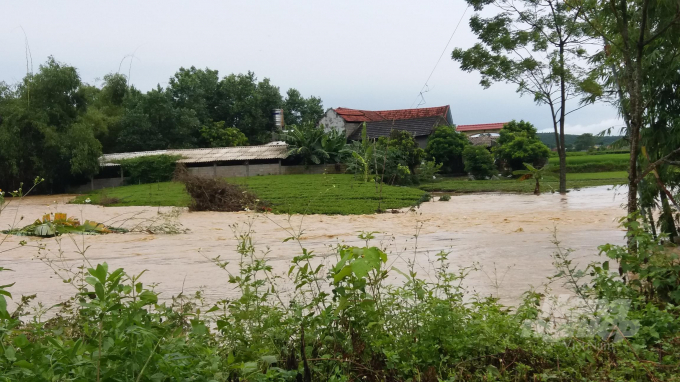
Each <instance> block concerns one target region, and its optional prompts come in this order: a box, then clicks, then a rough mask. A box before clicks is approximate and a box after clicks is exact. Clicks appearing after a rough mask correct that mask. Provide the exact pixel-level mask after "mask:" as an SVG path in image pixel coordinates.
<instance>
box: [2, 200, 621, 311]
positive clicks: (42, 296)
mask: <svg viewBox="0 0 680 382" xmlns="http://www.w3.org/2000/svg"><path fill="white" fill-rule="evenodd" d="M624 191H625V190H624ZM621 192H623V191H622V190H619V191H618V192H615V191H613V190H611V188H610V187H596V188H590V189H583V190H581V191H573V192H571V193H569V194H568V195H565V196H561V195H558V194H544V195H541V196H539V197H536V196H533V195H514V194H472V195H459V196H455V197H452V199H451V201H449V202H429V203H425V204H423V205H422V207H421V208H420V209H419V210H417V211H416V212H406V213H399V214H381V215H362V216H324V215H311V216H304V217H303V216H293V217H291V218H290V219H289V218H288V217H287V216H282V215H267V216H262V215H256V214H253V213H249V212H239V213H215V212H196V213H189V212H185V213H183V214H182V215H181V216H180V218H179V220H180V222H181V224H182V225H183V226H184V227H185V228H188V229H190V232H189V233H187V234H180V235H162V234H157V235H153V234H146V233H129V234H109V235H104V236H74V237H73V238H69V237H61V238H60V239H59V240H55V239H42V240H41V239H36V238H26V237H9V238H8V239H7V240H6V241H5V243H4V244H2V246H1V247H0V252H2V251H6V252H2V253H0V266H1V267H6V268H11V269H13V270H14V272H3V273H2V274H0V277H1V278H2V280H1V283H2V284H8V283H13V282H15V283H16V284H15V285H14V286H13V287H12V288H11V291H12V293H13V294H14V295H15V301H18V297H19V296H21V295H22V294H33V293H37V294H38V300H39V301H42V302H44V303H45V304H52V303H55V302H58V301H61V300H62V299H64V298H67V297H68V296H70V295H72V294H73V293H74V289H73V287H71V286H70V285H68V284H64V283H63V282H62V280H61V279H60V278H59V277H57V276H55V275H54V273H53V271H52V270H51V269H50V268H49V267H48V266H47V265H45V264H43V262H41V261H40V260H39V259H38V256H39V251H38V250H37V249H36V248H35V246H36V245H44V246H45V249H44V250H41V251H40V256H42V257H43V258H44V257H48V258H52V259H56V258H58V257H59V254H60V253H61V254H62V255H63V257H64V258H65V259H66V262H65V263H63V264H65V265H66V266H77V265H80V264H82V257H81V256H80V255H79V254H78V252H79V251H80V249H82V248H87V252H86V256H87V258H88V259H89V261H90V262H92V263H98V262H104V261H106V262H107V263H108V264H109V266H110V267H111V268H117V267H124V268H125V269H126V271H128V272H129V273H138V272H141V271H142V270H145V269H147V270H148V271H147V272H146V274H145V275H144V278H143V280H145V282H146V283H152V282H153V283H158V286H157V290H159V291H161V292H163V295H164V296H165V297H169V296H171V295H175V294H177V293H179V292H180V291H181V290H182V288H184V290H185V292H192V291H195V290H197V289H199V288H203V289H204V290H205V296H206V298H207V299H208V300H217V299H219V298H223V297H226V296H230V295H233V288H232V286H231V285H230V284H229V283H228V282H227V280H228V277H227V274H226V272H225V271H223V270H221V269H219V268H218V267H216V266H215V265H213V264H212V263H211V262H210V261H209V260H208V258H213V257H216V256H218V255H219V256H221V257H222V259H223V260H230V261H231V262H232V265H231V266H235V265H236V263H237V262H238V254H237V253H236V251H235V245H236V240H235V239H234V234H233V232H232V228H231V226H232V225H234V224H237V225H238V226H239V227H240V228H241V229H245V226H247V225H248V223H249V222H252V229H253V230H254V231H255V233H254V237H255V244H256V245H257V248H258V253H259V254H262V253H263V252H267V255H266V256H267V258H268V259H269V260H270V262H271V264H272V265H273V266H274V268H275V269H276V271H277V272H279V273H280V274H284V273H285V272H287V270H288V268H289V266H290V265H289V261H290V260H291V259H292V258H293V256H295V255H297V254H299V253H300V246H299V245H298V244H297V243H296V242H294V241H288V242H285V243H284V242H283V240H284V239H286V238H287V237H289V236H291V234H290V232H287V231H290V230H298V229H299V228H300V227H302V229H303V236H302V244H303V245H304V246H305V247H306V248H308V249H310V250H314V252H315V253H316V254H317V255H320V256H321V257H322V258H324V259H325V261H326V262H327V263H331V262H333V261H334V256H333V251H332V249H331V248H330V247H332V245H333V244H337V243H340V242H343V243H351V244H362V241H361V240H359V239H357V235H358V234H359V233H360V232H362V231H378V232H380V233H378V234H376V239H375V240H374V241H373V244H374V245H380V246H382V247H385V248H386V249H387V250H388V252H389V253H390V260H389V264H392V263H393V265H394V266H396V267H397V268H404V267H405V266H406V264H405V263H406V261H408V260H409V259H411V260H412V259H415V260H416V263H417V267H416V270H418V272H419V276H420V275H422V276H423V277H426V276H427V275H428V274H430V275H433V272H432V266H431V263H432V261H433V260H434V259H435V256H434V255H435V254H436V253H438V252H439V251H448V252H451V254H450V256H449V259H450V261H451V264H452V265H453V267H461V266H471V265H473V264H474V263H477V264H479V265H481V267H482V268H483V269H482V271H477V272H473V273H472V274H471V275H470V276H469V278H468V279H467V281H466V285H468V286H469V287H470V289H471V291H476V292H479V293H481V294H486V295H488V294H492V293H493V294H498V295H499V296H500V297H501V298H502V299H503V300H504V301H506V302H508V303H512V302H516V301H517V299H518V298H519V297H520V296H521V294H522V293H523V292H524V291H526V290H527V289H528V288H530V287H531V286H533V287H539V286H540V285H541V284H542V283H544V282H545V281H546V276H549V275H551V274H552V273H553V267H552V264H551V261H552V260H551V258H550V254H551V253H552V252H553V250H554V246H553V244H551V240H552V232H553V228H556V229H557V232H558V237H559V239H560V240H561V241H562V243H563V245H564V246H565V247H570V248H573V249H574V250H575V253H574V258H577V259H578V260H577V261H578V262H580V263H582V264H585V263H587V262H589V261H591V260H594V259H596V258H597V246H598V245H601V244H604V243H607V242H610V243H622V242H623V234H624V233H623V231H621V229H620V228H618V227H617V222H616V221H617V219H618V218H620V217H621V216H623V214H624V209H623V208H622V207H621V203H623V202H624V197H623V196H621ZM69 199H70V197H69V196H58V197H54V196H51V197H29V198H26V199H25V200H24V201H22V202H21V203H17V204H12V205H10V206H9V207H8V208H7V209H6V210H5V211H4V212H3V214H2V216H0V227H1V228H3V229H4V228H6V227H8V226H9V225H10V224H11V223H12V221H13V220H14V216H15V214H16V216H17V217H21V216H24V217H25V219H24V221H23V222H22V223H21V224H19V225H25V224H28V223H29V222H32V221H33V220H35V219H36V218H38V217H39V216H42V215H43V214H44V213H48V212H65V213H67V214H69V215H75V216H79V217H81V219H82V220H84V219H91V220H96V221H100V222H103V221H115V220H118V221H120V220H123V219H125V218H126V217H128V216H131V215H138V216H137V217H138V218H139V217H150V218H154V217H155V216H157V214H158V212H159V211H161V212H162V211H168V209H160V210H159V209H157V208H148V207H147V208H144V207H109V208H107V207H101V206H91V205H85V206H82V205H69V204H65V203H66V202H67V201H68V200H69ZM126 224H128V225H130V224H133V223H132V222H128V223H126ZM291 227H293V228H291ZM416 234H417V239H416V237H415V236H416ZM21 240H27V241H28V243H29V245H27V246H25V247H19V248H16V249H12V250H10V251H7V250H8V249H10V248H13V247H16V246H18V245H19V242H20V241H21ZM416 246H417V248H416ZM54 266H55V267H62V264H54ZM494 269H495V272H494ZM555 292H556V293H560V292H562V290H561V289H560V288H559V287H558V288H555Z"/></svg>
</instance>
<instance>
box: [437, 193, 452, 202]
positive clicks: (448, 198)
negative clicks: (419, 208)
mask: <svg viewBox="0 0 680 382" xmlns="http://www.w3.org/2000/svg"><path fill="white" fill-rule="evenodd" d="M449 200H451V195H442V196H440V197H439V201H440V202H448V201H449Z"/></svg>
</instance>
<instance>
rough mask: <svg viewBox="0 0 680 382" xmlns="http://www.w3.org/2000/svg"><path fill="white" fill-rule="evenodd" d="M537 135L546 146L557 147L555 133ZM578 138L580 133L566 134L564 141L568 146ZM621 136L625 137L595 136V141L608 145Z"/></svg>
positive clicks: (601, 144)
mask: <svg viewBox="0 0 680 382" xmlns="http://www.w3.org/2000/svg"><path fill="white" fill-rule="evenodd" d="M537 135H538V138H540V139H541V142H543V143H544V144H545V145H546V146H548V147H550V148H551V149H552V148H553V147H555V133H538V134H537ZM576 138H578V135H576V134H564V143H565V144H566V145H567V148H569V147H570V146H572V145H573V144H574V142H575V141H576ZM621 138H623V137H622V136H614V135H609V136H605V137H598V136H595V142H596V144H598V145H600V146H607V145H610V144H612V143H614V142H616V141H618V140H619V139H621Z"/></svg>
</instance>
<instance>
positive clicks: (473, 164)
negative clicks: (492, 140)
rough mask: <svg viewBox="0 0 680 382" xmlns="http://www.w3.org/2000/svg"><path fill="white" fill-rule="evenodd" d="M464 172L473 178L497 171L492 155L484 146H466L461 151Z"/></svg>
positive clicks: (486, 175)
mask: <svg viewBox="0 0 680 382" xmlns="http://www.w3.org/2000/svg"><path fill="white" fill-rule="evenodd" d="M463 161H464V162H465V172H467V173H468V174H470V175H473V176H474V177H475V178H486V177H490V176H493V175H496V174H497V173H498V170H497V169H496V165H495V164H494V160H493V156H492V155H491V153H490V152H489V150H487V149H486V147H484V146H468V147H466V148H465V151H463Z"/></svg>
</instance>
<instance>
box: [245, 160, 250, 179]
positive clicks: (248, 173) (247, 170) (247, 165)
mask: <svg viewBox="0 0 680 382" xmlns="http://www.w3.org/2000/svg"><path fill="white" fill-rule="evenodd" d="M249 176H250V161H246V178H247V177H249Z"/></svg>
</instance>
